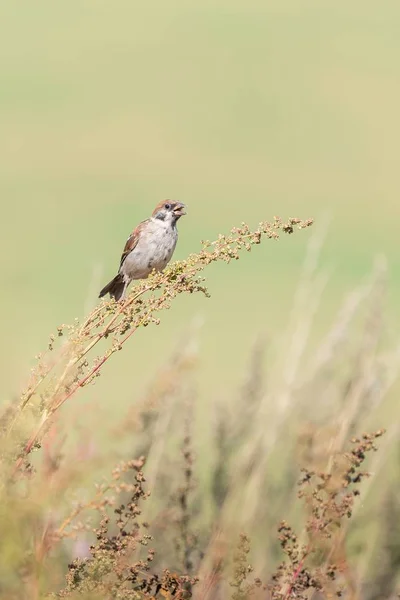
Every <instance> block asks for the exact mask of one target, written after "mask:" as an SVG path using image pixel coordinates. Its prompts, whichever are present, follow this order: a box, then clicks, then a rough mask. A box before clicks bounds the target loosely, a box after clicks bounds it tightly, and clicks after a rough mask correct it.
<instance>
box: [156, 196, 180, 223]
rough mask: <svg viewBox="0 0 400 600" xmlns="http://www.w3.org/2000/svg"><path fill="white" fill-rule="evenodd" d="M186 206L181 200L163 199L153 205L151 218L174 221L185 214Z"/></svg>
mask: <svg viewBox="0 0 400 600" xmlns="http://www.w3.org/2000/svg"><path fill="white" fill-rule="evenodd" d="M185 209H186V206H185V205H184V204H182V202H174V201H173V200H163V201H162V202H160V203H159V204H157V206H156V207H155V209H154V211H153V215H152V217H153V219H159V220H160V221H165V222H170V223H173V224H174V223H176V222H177V220H178V219H180V218H181V217H183V215H186V211H185Z"/></svg>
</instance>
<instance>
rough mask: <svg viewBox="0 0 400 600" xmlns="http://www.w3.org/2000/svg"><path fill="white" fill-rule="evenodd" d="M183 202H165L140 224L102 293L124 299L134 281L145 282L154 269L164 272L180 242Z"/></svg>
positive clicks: (101, 295) (131, 236) (129, 239)
mask: <svg viewBox="0 0 400 600" xmlns="http://www.w3.org/2000/svg"><path fill="white" fill-rule="evenodd" d="M185 208H186V206H185V205H184V204H182V203H181V202H173V201H172V200H163V201H162V202H160V203H159V204H157V206H156V207H155V209H154V211H153V214H152V215H151V217H150V219H146V220H145V221H142V222H141V223H139V225H138V226H137V227H136V229H134V230H133V232H132V233H131V235H130V236H129V237H128V240H127V242H126V244H125V248H124V251H123V253H122V256H121V262H120V265H119V270H118V274H117V275H116V276H115V277H114V279H112V280H111V281H110V283H108V284H107V285H106V286H105V287H103V289H102V290H101V292H100V294H99V298H102V297H103V296H105V295H106V294H110V296H111V298H115V300H117V301H118V300H123V299H124V298H125V294H126V290H127V288H128V285H129V284H130V283H131V281H133V280H134V279H146V277H148V276H149V275H150V273H151V272H152V271H153V270H156V271H162V270H163V269H165V267H166V266H167V264H168V263H169V261H170V260H171V258H172V255H173V253H174V250H175V246H176V242H177V241H178V229H177V227H176V224H177V222H178V220H179V219H180V218H181V217H182V216H183V215H185V214H186V212H185Z"/></svg>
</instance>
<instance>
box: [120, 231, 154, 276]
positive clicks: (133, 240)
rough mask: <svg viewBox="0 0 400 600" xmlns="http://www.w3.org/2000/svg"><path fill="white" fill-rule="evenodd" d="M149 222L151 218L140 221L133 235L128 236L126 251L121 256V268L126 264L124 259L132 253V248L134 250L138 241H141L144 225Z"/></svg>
mask: <svg viewBox="0 0 400 600" xmlns="http://www.w3.org/2000/svg"><path fill="white" fill-rule="evenodd" d="M148 222H149V219H146V221H142V222H141V223H139V225H138V226H137V227H136V229H134V230H133V231H132V233H131V235H130V236H129V237H128V239H127V241H126V244H125V247H124V251H123V253H122V256H121V262H120V263H119V268H120V269H121V267H122V265H123V264H124V261H125V259H126V257H127V256H128V254H130V253H131V252H132V250H134V249H135V248H136V246H137V244H138V241H139V237H140V232H141V230H142V228H143V226H144V225H145V224H146V223H148Z"/></svg>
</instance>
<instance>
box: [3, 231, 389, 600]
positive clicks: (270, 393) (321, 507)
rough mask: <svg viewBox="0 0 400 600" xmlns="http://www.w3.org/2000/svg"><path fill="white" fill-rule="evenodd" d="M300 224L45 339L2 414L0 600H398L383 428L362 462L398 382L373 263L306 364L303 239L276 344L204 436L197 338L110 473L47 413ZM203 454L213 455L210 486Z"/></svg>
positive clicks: (124, 436)
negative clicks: (174, 308) (243, 254)
mask: <svg viewBox="0 0 400 600" xmlns="http://www.w3.org/2000/svg"><path fill="white" fill-rule="evenodd" d="M310 224H311V222H310V221H306V222H302V221H299V220H298V219H291V220H290V221H289V222H288V223H283V222H282V221H280V220H279V219H275V220H274V222H273V223H271V224H268V223H263V224H261V225H260V227H259V228H258V229H257V230H256V231H251V230H250V229H249V228H248V227H247V226H246V225H242V226H241V227H240V228H237V229H234V230H232V232H231V233H230V234H229V235H228V236H220V237H219V239H218V240H217V241H216V242H214V243H209V242H207V243H205V244H204V247H203V250H202V251H201V252H200V253H199V254H197V255H193V256H190V257H189V258H188V259H187V260H186V261H181V262H178V263H175V264H173V265H171V267H169V268H168V269H167V270H166V271H165V272H164V273H161V274H154V275H153V276H152V277H150V278H149V279H148V280H146V281H143V282H140V283H139V284H138V285H137V286H136V287H135V288H134V289H133V290H132V292H131V295H130V296H129V297H128V299H127V300H126V301H125V302H124V303H123V304H118V303H115V302H105V303H102V304H101V305H100V306H99V307H98V308H96V309H95V310H94V311H93V312H92V313H91V315H89V317H88V318H87V320H86V321H85V322H84V323H82V324H79V323H76V324H74V325H73V326H72V327H66V326H62V327H60V328H59V330H58V335H59V337H60V340H59V341H60V343H58V344H57V341H56V339H55V338H54V337H52V338H51V339H50V344H49V350H48V352H46V354H45V355H43V356H42V357H40V358H39V361H38V365H37V367H36V369H35V370H34V372H33V374H32V377H31V380H30V381H29V383H28V385H27V387H26V389H25V391H24V392H23V394H22V396H21V399H20V400H19V402H15V403H12V404H11V405H10V406H8V407H7V409H5V410H4V412H3V415H2V428H3V437H2V441H1V453H2V478H1V482H0V483H1V485H0V494H1V498H0V501H1V505H2V511H1V515H0V520H1V530H2V539H1V542H0V598H4V599H7V600H9V599H11V600H12V599H15V600H17V599H18V600H19V599H21V600H22V599H23V598H30V599H32V600H41V599H42V598H43V599H44V598H48V597H54V598H56V597H60V598H83V599H84V600H85V599H87V600H91V599H94V598H96V599H98V598H100V599H103V598H104V600H106V599H107V600H108V599H110V598H120V599H128V598H131V599H136V598H159V597H160V598H161V597H164V598H177V599H179V598H181V599H183V598H188V597H191V596H194V597H195V598H198V599H199V600H200V599H201V600H205V599H208V600H214V599H215V600H219V599H225V598H229V597H231V598H233V600H242V599H243V600H244V599H245V598H249V597H254V598H258V597H260V598H261V597H262V598H271V599H273V600H278V599H279V600H283V599H288V600H289V599H290V598H325V597H326V598H328V597H333V596H334V595H342V597H346V598H352V599H353V598H354V599H360V600H361V599H364V598H365V599H368V600H369V599H370V598H371V599H372V598H378V597H380V596H379V594H380V592H379V589H380V588H382V587H384V589H385V594H386V595H385V597H388V598H390V597H392V596H393V597H394V594H395V591H396V586H397V583H398V582H397V575H396V565H397V560H398V558H397V557H398V553H396V552H397V550H396V549H397V546H396V543H395V541H394V540H393V537H390V535H389V531H390V529H391V520H390V517H391V515H392V516H394V515H395V514H397V513H396V511H395V509H394V508H393V507H394V506H395V505H396V503H395V497H396V496H395V491H394V490H395V489H396V488H395V483H396V482H397V476H396V477H395V480H393V481H390V480H389V478H388V477H387V476H386V473H385V472H386V469H387V465H388V464H389V463H390V462H391V463H392V464H393V470H394V472H395V473H396V469H395V464H394V461H393V460H391V461H390V456H391V449H392V447H393V444H394V442H395V440H396V433H397V431H398V428H397V425H396V424H394V425H393V427H392V428H391V429H390V430H389V432H388V434H387V435H386V436H385V437H384V438H383V442H382V444H380V446H381V448H380V450H379V452H378V453H377V454H376V458H373V459H368V455H369V454H370V451H371V450H374V449H375V440H376V438H378V437H380V436H381V435H382V433H383V432H382V430H381V429H380V428H381V423H380V421H381V416H380V415H381V414H382V413H381V407H382V406H383V404H384V402H385V401H386V399H387V397H388V393H389V390H390V388H391V387H392V386H393V384H394V382H395V380H396V376H397V372H398V366H399V351H398V348H394V349H393V350H390V349H388V342H387V341H386V337H385V324H384V320H383V319H382V315H384V308H383V296H384V294H383V292H384V289H385V276H384V275H385V274H384V267H383V266H382V265H381V264H378V265H377V266H376V268H375V270H374V272H373V273H372V276H371V278H370V281H368V282H367V283H366V284H365V285H364V286H362V288H360V289H359V290H356V291H354V292H352V293H351V295H350V296H349V298H348V299H346V300H345V302H344V305H343V307H342V308H341V309H340V310H339V311H338V316H337V319H336V320H335V322H334V323H333V325H332V327H331V329H330V330H329V331H328V332H327V333H326V335H324V336H323V338H322V339H321V340H320V341H319V343H318V344H316V345H315V348H314V349H313V347H312V345H311V344H310V339H311V331H312V328H313V324H314V318H315V314H316V311H317V309H318V303H319V300H320V299H321V294H322V290H323V287H324V285H325V277H324V276H321V275H320V274H319V273H318V271H317V264H318V252H319V248H320V245H321V243H320V241H318V238H313V240H312V242H311V244H310V249H309V254H308V256H307V258H306V262H305V267H304V272H303V275H302V278H301V282H300V285H299V289H298V291H297V294H296V297H295V302H294V308H293V313H292V316H291V318H290V319H289V320H288V324H287V327H288V330H287V332H286V333H283V334H282V339H283V342H282V343H281V346H280V347H279V346H277V345H275V346H274V345H273V343H272V341H271V342H269V344H268V346H267V347H266V345H265V342H264V340H263V339H262V338H261V337H258V339H257V341H256V343H255V345H254V348H253V351H252V353H251V356H250V363H249V366H248V368H247V372H246V373H245V376H244V382H243V383H242V384H241V385H239V386H238V388H239V389H238V392H237V393H236V397H235V398H234V399H233V398H232V397H231V398H230V400H229V403H227V402H225V401H224V400H223V399H222V400H221V399H218V398H215V400H214V402H213V406H215V413H214V414H213V415H210V419H209V421H208V422H209V424H210V426H211V427H212V431H211V432H210V434H211V435H209V436H208V437H207V436H204V435H203V434H202V433H201V432H199V431H198V430H197V428H196V418H197V412H196V402H195V400H196V386H195V383H194V378H193V374H194V373H196V371H197V370H198V369H199V368H200V367H199V365H198V363H197V359H196V355H195V353H194V352H193V343H194V340H193V334H191V335H189V336H188V339H187V340H184V341H183V342H181V343H180V344H179V347H178V348H177V350H176V352H175V353H174V354H173V356H172V357H171V359H170V360H169V361H168V362H167V364H166V365H165V368H164V369H163V370H161V371H160V372H159V373H157V374H155V377H154V381H153V384H151V385H150V386H149V390H148V393H147V394H146V395H145V397H144V398H142V399H136V401H135V404H134V406H133V407H132V409H131V411H130V412H129V414H128V415H125V416H124V417H123V418H121V421H120V423H119V424H118V426H117V427H116V428H114V429H113V430H112V431H110V438H114V439H115V438H118V440H119V441H122V440H124V441H125V446H127V447H128V448H129V451H128V452H127V453H126V452H125V451H124V453H125V457H123V458H122V459H121V460H119V462H118V464H117V466H116V467H115V466H114V467H113V468H110V463H112V462H113V461H114V460H115V458H114V454H112V453H111V454H110V456H109V457H108V458H107V459H104V458H103V459H102V460H101V461H99V459H98V458H97V457H96V455H93V454H92V453H91V452H90V449H89V447H88V445H87V444H86V445H85V443H84V438H85V436H86V434H87V432H85V431H83V432H82V438H83V439H77V440H76V441H75V440H74V443H73V444H70V447H68V448H66V446H65V444H64V438H63V435H62V434H61V433H60V428H59V424H60V420H61V419H62V411H60V408H61V407H62V406H63V405H65V404H66V403H67V402H68V403H69V402H72V401H73V399H74V398H75V396H77V395H78V394H79V392H80V390H81V389H82V388H84V387H85V386H86V385H87V384H88V383H89V382H95V381H96V378H97V376H98V375H99V374H100V373H101V369H102V368H103V365H105V364H106V363H107V361H108V360H110V359H111V358H112V357H113V356H115V355H116V354H117V353H118V351H119V350H121V349H123V348H124V346H125V344H126V342H127V341H128V339H130V338H131V337H132V335H133V334H134V332H135V331H137V329H138V328H139V327H145V326H147V325H149V324H151V323H156V324H157V323H158V322H159V313H161V312H162V311H163V310H165V309H167V308H169V307H170V306H171V305H172V303H173V300H174V298H175V297H176V296H177V295H178V294H180V293H185V292H188V293H194V292H201V293H204V294H206V295H208V292H207V289H206V287H205V282H204V279H203V277H202V271H203V270H204V268H205V267H207V266H208V265H209V264H211V263H212V262H215V261H217V260H224V261H228V262H229V261H231V260H232V259H236V258H238V256H239V253H240V251H242V250H249V249H251V248H252V246H253V245H255V244H258V243H259V242H260V241H261V240H262V238H263V236H265V237H267V238H276V237H278V234H279V232H280V231H283V232H287V233H292V232H293V230H294V228H296V227H300V228H303V227H306V226H308V225H310ZM267 360H268V368H267V369H266V367H265V363H266V361H267ZM367 427H368V428H370V429H372V430H373V431H375V433H373V434H364V433H362V432H363V431H364V430H365V429H366V428H367ZM204 440H207V448H205V446H204ZM350 440H353V441H352V442H351V441H350ZM34 451H35V452H34ZM203 454H207V456H208V457H209V456H210V455H211V456H212V462H211V463H210V465H209V467H208V468H207V469H206V472H204V468H202V469H201V468H200V465H201V463H202V462H203V460H202V458H203V457H202V455H203ZM145 457H146V458H145ZM367 459H368V465H367V469H368V471H369V472H370V475H371V476H369V477H368V478H367V470H365V467H364V461H367ZM205 464H207V463H205ZM384 467H385V468H384ZM110 471H111V476H110V477H104V474H105V473H107V472H110ZM93 474H95V477H96V478H97V479H98V481H99V483H98V485H97V486H96V489H95V491H94V492H92V491H90V486H89V485H88V475H91V479H93ZM299 478H301V479H300V488H299V486H298V480H299ZM378 478H379V484H378ZM89 479H90V478H89ZM364 479H365V481H364ZM376 489H379V491H380V493H379V494H378V496H377V497H376V493H375V490H376ZM150 492H151V495H150ZM359 495H361V497H362V498H363V509H362V510H360V501H359ZM298 496H300V498H298ZM390 507H392V508H390ZM350 517H351V518H350ZM282 519H285V521H282ZM366 519H367V521H368V522H369V521H371V522H372V523H374V524H375V525H376V527H372V526H370V525H366V523H365V520H366ZM280 522H281V524H280V525H278V524H279V523H280ZM289 523H290V525H289ZM367 526H368V533H365V534H363V535H361V533H362V531H363V529H365V527H367ZM295 531H296V533H295ZM385 532H386V533H385ZM360 540H361V541H360ZM389 542H390V543H389ZM377 545H378V546H379V545H380V547H382V548H384V549H385V550H384V551H385V557H386V559H385V562H384V564H380V567H379V568H377V567H374V562H375V558H374V557H375V555H376V547H377ZM282 551H283V554H282Z"/></svg>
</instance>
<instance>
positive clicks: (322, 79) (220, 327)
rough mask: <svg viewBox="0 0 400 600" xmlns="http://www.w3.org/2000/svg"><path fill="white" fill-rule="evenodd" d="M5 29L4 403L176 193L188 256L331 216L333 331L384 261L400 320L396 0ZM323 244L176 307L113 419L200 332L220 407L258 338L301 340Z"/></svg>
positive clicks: (88, 6)
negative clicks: (303, 307) (296, 330)
mask: <svg viewBox="0 0 400 600" xmlns="http://www.w3.org/2000/svg"><path fill="white" fill-rule="evenodd" d="M0 19H1V24H2V27H1V29H2V34H1V41H0V45H1V52H0V130H1V134H0V175H1V176H0V198H1V206H2V235H1V253H0V260H1V270H2V295H1V311H2V336H1V359H2V366H3V369H2V378H3V390H4V392H5V393H6V395H8V396H9V395H10V394H12V393H14V392H16V391H17V390H18V389H19V387H20V386H21V385H22V383H23V381H24V378H25V377H26V376H27V375H28V374H29V367H30V366H31V365H32V364H33V362H32V360H33V356H34V355H35V354H36V353H37V352H38V351H40V350H41V349H44V348H46V344H47V336H48V334H49V333H50V332H51V331H54V330H55V328H56V326H57V325H58V324H60V323H61V322H71V321H72V320H73V319H74V318H75V317H78V318H81V317H82V316H83V315H84V314H85V313H86V312H87V311H88V310H89V309H90V308H91V307H92V306H94V305H95V303H96V301H97V300H96V298H97V293H98V290H99V289H100V288H101V287H102V285H104V284H105V283H106V282H107V281H108V280H109V279H110V278H111V277H112V276H113V275H114V274H115V272H116V268H117V265H118V261H119V256H120V253H121V250H122V247H123V245H124V243H125V240H126V238H127V236H128V234H129V233H130V231H131V229H132V228H133V227H134V226H135V225H136V224H137V223H138V221H140V220H142V219H144V218H146V217H147V216H149V213H150V212H151V210H152V209H153V206H154V205H155V204H156V203H157V202H159V201H160V200H161V199H163V198H173V199H178V200H180V201H183V202H185V203H186V204H187V205H188V207H189V214H188V216H187V217H185V218H184V219H182V221H181V222H180V241H179V244H178V248H177V252H176V257H177V258H183V257H185V256H186V255H187V254H188V253H190V252H195V251H196V250H197V249H198V248H199V246H200V240H201V239H207V238H208V239H213V238H214V237H215V236H217V234H218V233H219V232H224V231H228V230H229V229H230V228H231V226H233V225H237V224H239V223H240V222H241V221H246V222H248V223H249V224H250V225H252V226H253V225H256V224H257V223H258V221H260V220H264V219H269V218H272V217H273V216H274V215H280V216H282V217H283V218H285V217H288V216H297V217H301V218H309V217H314V218H315V219H316V225H315V227H316V228H318V227H319V223H321V222H325V221H326V220H327V219H328V220H329V223H330V225H329V232H328V236H327V240H326V242H325V245H324V248H323V252H322V257H321V268H322V269H323V270H329V271H330V272H331V277H330V282H329V285H328V288H327V290H326V292H325V295H324V299H323V302H322V308H321V310H320V312H319V315H318V318H317V329H318V327H320V328H322V329H323V328H324V327H325V324H326V323H328V321H329V319H330V318H331V316H332V314H333V312H334V311H335V310H336V309H337V307H338V305H339V302H340V299H341V297H342V295H343V293H344V292H345V291H346V290H350V289H352V287H354V286H355V285H356V284H357V283H358V282H359V281H360V280H362V279H363V278H364V277H365V275H366V274H367V273H368V271H369V269H370V265H371V263H372V261H373V258H374V256H375V255H376V254H378V253H383V254H385V255H386V256H387V258H388V262H389V279H390V288H389V289H390V293H389V304H388V306H389V311H391V313H392V317H391V318H394V319H396V316H397V306H398V303H399V299H400V277H399V275H398V272H399V266H400V261H399V257H398V218H399V216H400V203H399V198H398V196H399V194H398V192H399V188H400V183H399V167H400V165H399V156H400V154H399V139H400V111H399V106H400V72H399V71H400V67H399V64H400V62H399V61H400V42H399V35H398V24H399V21H400V4H399V3H398V2H397V1H394V0H393V1H389V0H388V1H385V2H379V3H378V2H375V1H374V2H371V1H369V2H366V1H363V2H361V1H353V2H351V3H349V2H338V1H337V0H335V1H333V0H325V1H323V2H321V0H309V1H303V2H300V1H291V2H288V1H286V0H262V1H256V0H250V1H244V0H213V1H210V0H202V1H201V2H190V1H187V0H185V1H176V0H174V1H172V2H151V3H145V2H134V1H132V0H125V1H122V0H114V1H113V2H109V1H101V0H96V1H89V0H86V1H84V0H80V1H76V0H69V1H68V2H54V1H50V0H47V1H44V0H38V1H37V2H27V3H20V2H2V3H1V7H0ZM312 233H313V232H312V231H311V230H307V231H304V232H299V233H298V234H297V235H295V236H293V237H292V238H291V239H289V238H287V237H284V238H283V239H282V240H281V241H280V242H279V243H278V244H277V243H275V242H272V241H271V242H265V244H263V245H262V246H261V247H260V248H257V249H256V251H255V252H254V253H253V254H252V255H250V256H247V255H246V256H245V257H244V258H243V260H242V261H240V262H239V263H237V264H234V265H229V266H226V265H215V266H213V267H212V268H210V270H209V272H208V273H207V278H208V284H209V288H210V291H211V293H212V298H211V300H205V299H203V298H200V297H198V298H195V297H186V298H179V299H178V301H177V302H176V303H175V305H174V307H173V309H172V310H171V311H170V312H169V313H167V314H165V315H164V317H163V322H162V325H161V327H160V328H156V327H153V328H149V329H148V330H146V331H141V332H139V334H138V335H137V336H136V340H135V341H134V340H132V342H131V343H130V345H129V347H128V348H127V350H126V351H124V352H123V353H122V354H121V355H120V356H119V360H116V361H114V364H110V365H108V366H107V369H106V370H105V371H104V379H105V381H104V384H103V385H104V387H101V386H100V387H98V386H96V387H95V388H93V391H91V395H92V398H93V399H96V400H97V402H98V404H97V406H98V407H99V408H101V409H105V406H106V405H107V404H109V402H108V401H109V400H111V401H112V402H111V404H112V408H113V410H114V409H115V402H116V401H121V402H124V401H125V402H129V401H131V400H132V399H134V398H135V396H136V393H137V392H138V390H140V389H142V388H143V387H144V386H145V385H146V383H147V382H148V380H149V379H150V378H151V377H152V376H153V374H154V371H155V368H156V367H158V366H159V365H161V364H162V363H163V362H164V360H165V358H166V356H167V355H168V353H169V352H170V350H171V349H172V348H173V347H174V345H175V344H176V343H178V341H179V339H180V336H181V335H184V332H185V330H186V329H187V327H188V326H189V325H190V323H191V322H192V321H193V319H196V318H200V319H202V320H203V321H204V324H203V327H202V331H201V333H200V335H199V339H200V342H201V344H202V347H203V351H202V354H201V357H202V358H201V371H200V373H201V375H200V377H201V382H200V383H201V386H202V388H203V392H204V394H205V395H206V394H207V390H208V386H209V389H210V390H211V389H214V393H215V385H217V390H218V389H220V390H221V393H224V392H225V385H226V382H227V381H228V382H232V383H233V385H234V384H236V383H237V381H239V380H240V369H242V368H244V367H243V366H244V364H245V363H244V361H245V359H246V356H247V355H248V350H249V347H250V345H251V343H252V341H253V340H254V338H255V336H256V335H257V333H258V332H260V331H263V332H266V334H267V335H269V334H276V333H278V332H279V331H280V330H281V329H283V328H284V327H285V324H286V322H287V320H288V313H289V311H290V307H291V305H292V300H293V293H294V290H295V287H296V282H297V279H298V277H299V273H300V269H301V264H302V260H303V255H304V253H305V248H306V244H307V242H308V241H309V239H310V237H311V235H312ZM116 381H118V384H116ZM105 392H106V393H105Z"/></svg>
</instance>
